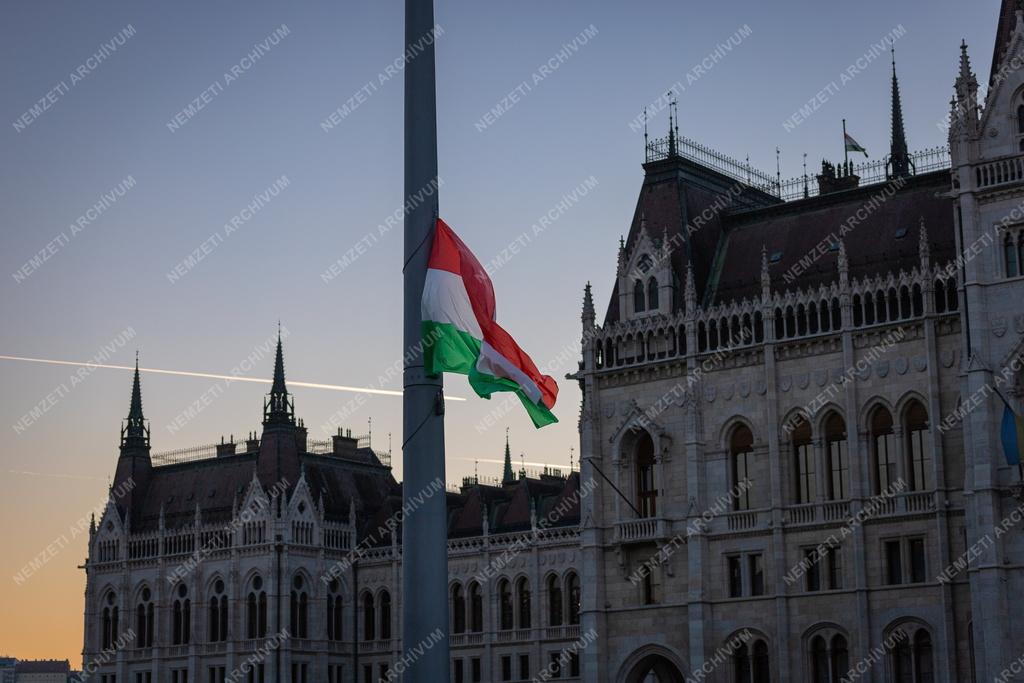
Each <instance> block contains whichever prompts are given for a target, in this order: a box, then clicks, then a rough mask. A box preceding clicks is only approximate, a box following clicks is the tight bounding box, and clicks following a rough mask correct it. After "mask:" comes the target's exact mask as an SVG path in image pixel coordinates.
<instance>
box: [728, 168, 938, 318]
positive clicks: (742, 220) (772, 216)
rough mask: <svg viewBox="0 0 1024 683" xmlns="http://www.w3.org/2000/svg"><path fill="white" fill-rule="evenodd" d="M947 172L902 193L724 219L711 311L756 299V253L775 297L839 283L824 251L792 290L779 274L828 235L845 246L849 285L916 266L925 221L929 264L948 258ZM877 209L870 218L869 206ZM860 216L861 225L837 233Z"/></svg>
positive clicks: (912, 183) (881, 192) (878, 192)
mask: <svg viewBox="0 0 1024 683" xmlns="http://www.w3.org/2000/svg"><path fill="white" fill-rule="evenodd" d="M949 187H950V178H949V172H948V171H937V172H935V173H928V174H924V175H920V176H914V177H911V178H909V179H908V180H907V182H906V184H905V185H904V186H903V187H902V188H901V189H896V185H890V184H887V183H883V184H878V185H869V186H866V187H861V188H857V189H855V190H848V191H845V192H837V193H835V194H827V195H823V196H820V197H814V198H811V199H805V200H802V201H797V202H791V203H788V204H783V205H779V206H775V207H771V208H767V209H758V210H754V211H746V212H740V213H735V214H731V215H728V216H726V217H725V219H724V227H725V233H724V239H723V243H722V247H721V251H722V253H721V254H719V256H718V263H719V266H718V268H717V272H716V273H715V287H714V291H713V293H712V297H713V298H712V299H710V300H709V303H714V304H719V303H728V302H730V301H735V300H739V299H743V298H748V299H750V298H754V297H759V296H760V295H761V250H762V247H764V248H765V249H766V251H767V253H768V255H769V256H773V255H777V256H778V261H777V262H774V263H769V271H768V272H769V274H770V276H771V278H772V288H773V290H778V289H787V288H788V289H792V288H794V287H800V288H805V289H806V288H807V287H817V286H818V285H821V284H829V283H831V282H834V281H836V280H837V279H838V277H839V273H838V251H837V250H836V251H826V252H825V253H824V254H823V255H822V256H820V257H817V258H815V260H814V261H813V263H811V264H810V265H809V267H807V268H806V269H801V270H800V271H799V275H798V276H797V277H796V280H795V281H794V282H793V284H792V285H790V284H787V283H786V281H785V280H784V278H783V274H784V273H786V272H787V271H790V269H792V268H793V267H794V266H795V265H797V264H799V263H800V261H801V259H803V258H805V257H806V256H807V255H808V254H810V253H811V252H812V251H814V250H815V249H817V248H818V245H819V244H821V243H822V242H823V241H826V242H827V241H830V240H831V237H832V236H833V235H835V236H841V237H842V240H843V242H844V244H845V246H846V255H847V259H848V261H849V266H850V277H851V279H852V278H863V277H865V276H874V275H880V274H884V273H889V272H898V271H899V270H901V269H903V270H907V271H909V270H910V269H912V268H914V267H915V266H918V265H920V258H919V249H918V245H919V238H918V236H919V229H920V224H921V220H922V219H924V224H925V228H926V230H927V232H928V239H929V248H930V251H931V259H932V262H933V263H944V262H946V261H948V260H950V259H952V258H953V256H954V253H955V248H956V247H955V240H954V235H953V202H952V199H950V198H949V196H948V195H947V194H945V193H947V192H948V191H949ZM873 201H874V202H877V205H876V208H874V209H871V210H869V209H868V208H867V207H868V205H869V203H871V202H873ZM862 208H864V212H863V213H865V214H867V215H866V217H865V218H863V220H860V221H857V222H854V223H851V224H850V227H849V228H847V229H846V231H845V234H841V233H843V232H844V230H843V228H842V226H843V225H844V224H845V223H846V222H847V221H848V220H849V219H850V218H851V217H856V215H857V212H858V210H860V209H862Z"/></svg>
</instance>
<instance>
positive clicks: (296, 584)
mask: <svg viewBox="0 0 1024 683" xmlns="http://www.w3.org/2000/svg"><path fill="white" fill-rule="evenodd" d="M288 613H289V614H290V615H291V619H290V622H291V634H292V637H293V638H308V637H309V594H308V593H307V592H306V582H305V581H304V580H303V578H302V575H301V574H296V575H295V578H294V579H292V592H291V599H290V600H289V602H288Z"/></svg>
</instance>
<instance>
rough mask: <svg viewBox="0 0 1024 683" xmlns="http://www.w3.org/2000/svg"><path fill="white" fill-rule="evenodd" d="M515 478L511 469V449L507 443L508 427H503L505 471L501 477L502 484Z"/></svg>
mask: <svg viewBox="0 0 1024 683" xmlns="http://www.w3.org/2000/svg"><path fill="white" fill-rule="evenodd" d="M515 480H516V475H515V473H514V472H513V471H512V449H510V448H509V444H508V427H505V471H504V473H503V474H502V477H501V483H502V484H511V483H512V482H514V481H515Z"/></svg>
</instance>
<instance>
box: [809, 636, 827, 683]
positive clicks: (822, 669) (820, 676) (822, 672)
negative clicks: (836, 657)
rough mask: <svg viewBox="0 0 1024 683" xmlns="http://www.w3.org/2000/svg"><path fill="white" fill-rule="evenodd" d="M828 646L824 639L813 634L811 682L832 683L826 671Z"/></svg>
mask: <svg viewBox="0 0 1024 683" xmlns="http://www.w3.org/2000/svg"><path fill="white" fill-rule="evenodd" d="M828 659H829V658H828V646H827V645H826V644H825V639H824V638H822V637H821V636H815V637H814V640H812V641H811V681H813V683H832V681H831V680H830V679H829V673H828V667H829V662H828Z"/></svg>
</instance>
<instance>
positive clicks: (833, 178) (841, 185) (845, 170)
mask: <svg viewBox="0 0 1024 683" xmlns="http://www.w3.org/2000/svg"><path fill="white" fill-rule="evenodd" d="M859 186H860V176H859V175H857V174H856V173H854V172H853V164H851V163H850V162H846V163H842V164H839V166H838V167H837V166H835V165H834V164H832V163H831V162H829V161H822V162H821V174H820V175H819V176H818V194H822V195H826V194H832V193H833V192H842V191H844V190H853V189H855V188H857V187H859Z"/></svg>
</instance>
